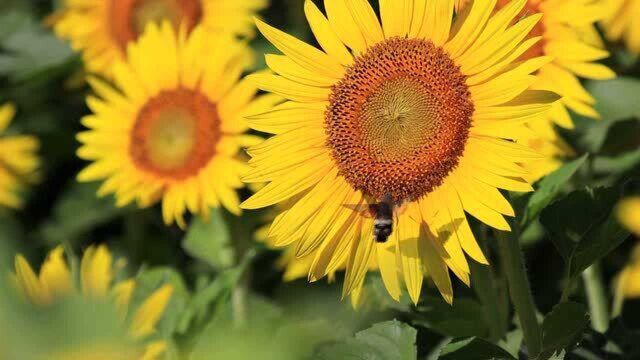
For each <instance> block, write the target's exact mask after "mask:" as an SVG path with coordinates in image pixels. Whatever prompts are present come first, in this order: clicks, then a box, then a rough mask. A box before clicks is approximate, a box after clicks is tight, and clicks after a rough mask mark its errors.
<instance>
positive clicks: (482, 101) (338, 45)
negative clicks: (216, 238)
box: [242, 0, 558, 302]
mask: <svg viewBox="0 0 640 360" xmlns="http://www.w3.org/2000/svg"><path fill="white" fill-rule="evenodd" d="M525 3H526V2H525V1H524V0H517V1H513V2H512V3H510V4H508V5H506V6H505V7H503V8H502V9H500V10H499V11H497V12H496V13H495V14H492V13H493V11H494V6H495V0H494V1H477V2H474V3H472V5H471V6H469V7H468V8H467V11H466V12H465V13H463V14H461V15H460V16H458V17H457V18H456V21H455V23H453V24H452V20H451V19H452V15H453V8H454V1H453V0H435V1H429V2H425V1H421V0H404V1H401V2H398V1H385V0H383V1H380V14H381V18H382V25H381V24H380V22H379V20H378V18H377V16H376V13H375V12H374V10H373V9H372V8H371V6H370V5H369V3H368V2H367V1H366V0H326V1H325V3H324V5H325V9H326V11H327V14H328V17H326V16H325V15H324V14H322V13H321V11H320V10H319V9H318V8H317V7H316V6H315V5H314V4H313V2H311V1H307V2H305V12H306V16H307V19H308V21H309V24H310V25H311V29H312V31H313V33H314V35H315V37H316V39H317V41H318V43H319V44H320V46H321V47H322V49H323V50H319V49H317V48H315V47H313V46H311V45H308V44H306V43H304V42H301V41H300V40H298V39H296V38H294V37H292V36H290V35H288V34H286V33H284V32H281V31H279V30H277V29H275V28H273V27H271V26H269V25H267V24H265V23H263V22H261V21H257V24H258V28H259V30H260V31H261V32H262V34H264V36H265V37H266V38H267V39H268V40H269V41H270V42H271V43H273V44H274V45H275V46H276V47H277V48H278V49H279V50H280V51H281V52H282V53H283V54H284V55H267V57H266V60H267V64H268V66H269V67H270V68H271V70H273V72H275V73H277V74H254V75H252V76H251V77H250V78H251V79H252V80H253V81H254V82H255V83H256V84H258V86H259V87H260V88H261V89H263V90H265V91H268V92H272V93H275V94H277V95H281V96H283V97H284V98H286V99H288V100H287V101H286V102H284V103H282V104H278V105H276V106H274V107H273V108H272V109H271V110H269V111H266V112H264V113H262V114H255V115H252V116H250V117H249V118H248V120H249V124H250V126H251V127H252V128H254V129H256V130H259V131H263V132H268V133H272V134H274V135H275V136H273V137H271V138H270V139H268V140H266V141H264V142H263V143H261V144H259V145H256V146H253V147H251V148H249V149H248V153H249V154H250V155H251V156H252V160H251V161H250V166H251V170H250V171H249V173H248V174H247V175H246V176H245V177H244V180H245V181H246V182H269V183H268V184H267V185H266V186H265V187H264V188H262V189H261V190H259V191H258V192H257V193H256V194H254V195H253V196H252V197H251V198H250V199H249V200H247V201H246V202H244V203H243V204H242V207H243V208H245V209H256V208H261V207H266V206H270V205H273V204H277V203H281V202H285V201H293V202H294V204H293V205H292V206H291V207H290V208H288V209H287V210H285V211H282V212H281V213H280V214H279V215H278V216H277V217H276V219H275V221H274V222H273V224H272V226H271V227H270V230H269V236H270V237H272V238H274V239H275V240H274V244H275V245H276V246H288V245H291V244H296V248H295V250H296V256H297V257H300V258H302V257H304V256H306V255H309V254H312V253H315V256H314V259H313V262H312V264H311V268H310V270H309V279H310V280H312V281H315V280H318V279H320V278H322V277H324V276H326V275H327V274H330V273H331V272H333V271H335V270H336V269H337V268H338V267H339V266H341V265H342V264H346V274H345V280H344V286H343V293H344V294H345V295H346V294H349V293H351V292H353V291H359V289H360V288H361V287H362V284H363V282H364V279H365V275H366V273H367V270H368V268H369V264H370V263H371V262H372V259H375V261H377V264H378V266H379V268H380V272H381V275H382V279H383V281H384V283H385V286H386V288H387V290H388V292H389V293H390V295H391V296H392V297H393V298H394V299H396V300H397V299H399V298H400V295H401V292H402V287H404V286H406V288H407V289H408V292H409V295H410V297H411V299H412V300H413V301H414V302H417V301H418V298H419V296H420V291H421V288H422V284H423V278H424V277H423V275H424V274H425V273H428V274H429V276H430V277H431V278H432V279H433V281H434V282H435V285H436V286H437V288H438V289H439V290H440V293H441V294H442V295H443V297H444V299H445V300H446V301H448V302H451V301H452V300H453V290H452V283H451V279H450V277H449V271H448V270H449V269H451V271H452V272H453V273H454V274H455V275H456V276H457V277H458V278H459V279H461V280H462V281H463V282H464V283H466V284H469V265H468V263H467V259H466V256H465V254H466V255H468V256H469V257H470V258H471V259H473V260H475V261H477V262H479V263H483V264H486V263H487V260H486V258H485V256H484V254H483V253H482V251H481V249H480V247H479V246H478V244H477V243H476V241H475V238H474V235H473V233H472V232H471V229H470V227H469V223H468V221H467V217H466V214H465V212H467V213H469V214H471V215H472V216H474V217H476V218H477V219H479V220H481V221H482V222H484V223H486V224H488V225H490V226H492V227H494V228H496V229H499V230H505V231H506V230H509V225H508V223H507V221H506V220H505V218H504V216H505V215H506V216H514V215H515V214H514V211H513V209H512V207H511V205H510V204H509V202H508V201H507V200H506V199H505V198H504V197H503V196H502V194H501V193H500V191H499V190H498V189H505V190H512V191H531V190H532V188H531V185H530V184H529V183H528V182H527V181H526V180H525V179H524V177H525V175H526V171H525V170H524V169H523V168H522V167H521V166H520V165H519V164H523V163H527V162H529V161H532V160H535V159H540V158H541V155H540V154H538V153H536V152H535V151H533V150H531V149H530V148H528V147H527V146H525V145H522V144H517V143H515V142H514V141H512V140H510V139H512V138H513V137H514V136H515V135H516V134H510V133H509V132H508V131H507V132H505V131H504V130H505V129H506V130H508V129H509V128H510V126H511V125H514V124H518V123H521V122H523V121H528V120H529V119H530V118H531V117H535V116H541V115H542V114H543V113H545V112H547V111H549V109H550V107H551V105H552V104H553V103H554V102H555V101H556V100H557V99H558V96H557V95H556V94H554V93H551V92H548V91H541V90H528V89H529V88H530V87H531V85H532V84H533V83H534V82H535V81H536V78H535V77H534V76H532V75H531V74H532V73H533V72H535V71H537V70H538V69H539V68H540V67H542V66H544V65H545V64H547V63H549V62H550V61H551V58H549V57H531V58H529V59H526V60H518V59H519V58H520V57H521V56H522V54H524V53H525V52H526V51H527V50H529V49H530V48H531V47H532V46H534V45H535V44H536V43H537V42H539V41H540V40H541V39H540V37H533V38H530V39H527V36H528V34H529V32H530V31H531V30H532V29H533V28H534V27H535V25H536V24H537V22H538V21H539V20H540V18H541V15H539V14H536V15H531V16H527V17H525V18H522V19H520V20H519V21H517V22H515V23H513V22H514V20H515V19H516V16H518V14H519V13H521V11H522V10H523V8H524V6H525ZM384 197H391V198H392V200H393V201H394V202H395V203H396V204H402V206H401V207H400V208H398V210H397V211H396V212H395V214H396V219H395V226H394V229H395V230H394V232H393V233H392V236H391V237H390V238H389V239H388V241H386V242H384V243H376V242H375V240H374V238H373V236H372V231H373V223H374V220H373V219H372V214H371V212H370V211H369V210H368V209H370V205H373V204H376V203H377V202H379V201H380V200H381V199H382V198H384Z"/></svg>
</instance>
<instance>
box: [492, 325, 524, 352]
mask: <svg viewBox="0 0 640 360" xmlns="http://www.w3.org/2000/svg"><path fill="white" fill-rule="evenodd" d="M523 339H524V334H523V333H522V329H515V330H513V331H511V332H508V333H507V335H506V336H505V337H504V339H502V340H500V342H498V345H500V347H501V348H503V349H505V350H507V351H508V352H509V354H511V355H512V356H513V357H515V358H517V357H518V352H519V351H520V348H521V347H522V340H523Z"/></svg>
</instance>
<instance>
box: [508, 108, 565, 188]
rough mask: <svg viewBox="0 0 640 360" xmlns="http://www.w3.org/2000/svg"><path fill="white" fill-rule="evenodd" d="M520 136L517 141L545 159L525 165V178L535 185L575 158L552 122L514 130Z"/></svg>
mask: <svg viewBox="0 0 640 360" xmlns="http://www.w3.org/2000/svg"><path fill="white" fill-rule="evenodd" d="M513 131H514V132H517V133H518V135H517V136H516V139H517V141H518V142H519V143H521V144H524V145H526V146H528V147H530V148H532V149H533V150H535V151H536V152H538V153H539V154H541V155H543V158H541V159H538V160H535V161H530V162H528V163H526V164H523V167H524V168H525V169H526V170H527V174H526V175H525V176H524V177H525V179H527V180H528V181H529V182H531V183H533V182H536V181H538V180H539V179H541V178H542V177H544V176H546V175H548V174H550V173H552V172H554V171H555V170H557V169H558V168H560V167H561V166H562V165H563V164H564V162H565V160H566V159H569V158H572V157H575V155H576V152H575V151H574V150H573V148H572V147H571V146H570V145H569V144H567V143H566V142H565V141H564V139H563V138H562V137H561V136H560V135H559V134H558V132H557V131H556V129H555V128H554V126H553V123H552V122H550V121H541V120H537V121H532V122H530V123H527V124H525V125H523V126H520V127H518V128H514V129H513Z"/></svg>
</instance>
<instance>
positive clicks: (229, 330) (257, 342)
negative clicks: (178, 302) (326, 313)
mask: <svg viewBox="0 0 640 360" xmlns="http://www.w3.org/2000/svg"><path fill="white" fill-rule="evenodd" d="M246 300H247V303H246V317H247V319H248V322H247V323H246V324H244V325H243V324H240V323H238V322H237V321H234V318H233V314H234V311H233V308H232V306H231V304H226V306H225V307H224V308H222V309H221V311H220V312H219V313H218V314H217V316H215V317H214V318H213V319H212V321H211V322H209V324H208V325H207V326H206V328H205V329H204V331H202V332H201V333H200V335H199V336H198V339H197V342H196V344H195V346H194V348H193V351H192V353H191V355H190V357H189V358H188V359H191V360H202V359H233V360H253V359H260V360H299V359H309V358H310V356H311V354H312V353H313V349H314V347H315V346H317V345H318V344H319V343H323V342H327V341H334V340H336V338H335V330H336V329H335V326H334V324H330V323H328V322H326V321H323V320H305V321H300V320H298V319H292V318H288V317H287V312H286V311H283V309H281V308H279V307H277V306H275V305H274V304H272V303H271V302H269V301H267V300H265V299H262V298H259V297H256V296H250V295H249V296H248V297H247V299H246Z"/></svg>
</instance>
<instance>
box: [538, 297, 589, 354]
mask: <svg viewBox="0 0 640 360" xmlns="http://www.w3.org/2000/svg"><path fill="white" fill-rule="evenodd" d="M588 325H589V315H588V314H587V309H586V307H585V306H584V305H582V304H578V303H574V302H566V303H561V304H558V305H556V306H555V307H554V308H553V310H552V311H551V312H550V313H549V314H548V315H547V316H546V317H545V318H544V322H543V323H542V349H543V350H542V353H541V354H540V356H539V357H538V358H539V359H541V360H542V359H549V358H550V357H552V356H553V355H554V354H555V355H556V356H558V354H561V353H562V352H563V351H564V352H565V353H568V352H570V351H571V350H572V349H573V348H574V347H575V346H576V345H577V344H578V341H579V340H580V338H581V336H582V333H583V332H584V331H585V330H586V329H587V326H588ZM559 358H560V359H562V357H559Z"/></svg>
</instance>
